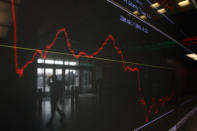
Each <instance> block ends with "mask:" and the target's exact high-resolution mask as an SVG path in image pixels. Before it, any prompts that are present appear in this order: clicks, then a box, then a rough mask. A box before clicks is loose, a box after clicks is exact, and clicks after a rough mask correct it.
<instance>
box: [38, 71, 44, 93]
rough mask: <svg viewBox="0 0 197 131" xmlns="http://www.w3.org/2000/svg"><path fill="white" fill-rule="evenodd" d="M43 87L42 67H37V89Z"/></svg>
mask: <svg viewBox="0 0 197 131" xmlns="http://www.w3.org/2000/svg"><path fill="white" fill-rule="evenodd" d="M43 88H44V68H37V89H42V91H43Z"/></svg>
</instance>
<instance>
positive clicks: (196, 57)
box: [186, 53, 197, 61]
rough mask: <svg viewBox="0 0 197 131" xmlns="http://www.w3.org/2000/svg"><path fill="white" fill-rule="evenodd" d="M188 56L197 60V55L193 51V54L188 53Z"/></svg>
mask: <svg viewBox="0 0 197 131" xmlns="http://www.w3.org/2000/svg"><path fill="white" fill-rule="evenodd" d="M186 56H187V57H189V58H191V59H193V60H196V61H197V55H196V54H194V53H192V54H187V55H186Z"/></svg>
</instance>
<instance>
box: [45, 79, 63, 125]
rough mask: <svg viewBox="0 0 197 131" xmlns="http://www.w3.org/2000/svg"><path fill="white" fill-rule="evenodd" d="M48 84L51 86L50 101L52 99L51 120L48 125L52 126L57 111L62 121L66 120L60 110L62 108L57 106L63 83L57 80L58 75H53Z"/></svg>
mask: <svg viewBox="0 0 197 131" xmlns="http://www.w3.org/2000/svg"><path fill="white" fill-rule="evenodd" d="M47 84H48V85H49V86H50V99H51V118H50V120H49V122H48V123H47V125H50V124H52V122H53V119H54V116H55V111H57V112H58V113H59V114H60V116H61V120H63V119H64V117H65V114H64V113H63V112H62V111H61V110H60V108H59V107H58V105H57V104H58V100H59V99H60V96H61V92H62V89H61V87H62V82H61V81H60V80H57V76H56V75H53V76H50V77H49V78H48V80H47Z"/></svg>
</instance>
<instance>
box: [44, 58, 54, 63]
mask: <svg viewBox="0 0 197 131" xmlns="http://www.w3.org/2000/svg"><path fill="white" fill-rule="evenodd" d="M45 63H46V64H54V60H53V59H46V60H45Z"/></svg>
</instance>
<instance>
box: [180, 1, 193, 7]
mask: <svg viewBox="0 0 197 131" xmlns="http://www.w3.org/2000/svg"><path fill="white" fill-rule="evenodd" d="M189 4H190V2H189V0H184V1H181V2H179V3H178V5H179V7H184V6H187V5H189Z"/></svg>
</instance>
